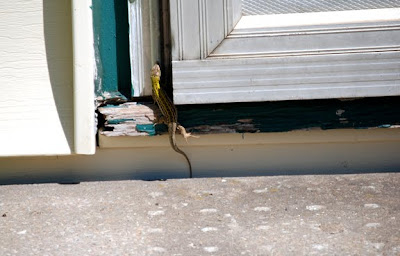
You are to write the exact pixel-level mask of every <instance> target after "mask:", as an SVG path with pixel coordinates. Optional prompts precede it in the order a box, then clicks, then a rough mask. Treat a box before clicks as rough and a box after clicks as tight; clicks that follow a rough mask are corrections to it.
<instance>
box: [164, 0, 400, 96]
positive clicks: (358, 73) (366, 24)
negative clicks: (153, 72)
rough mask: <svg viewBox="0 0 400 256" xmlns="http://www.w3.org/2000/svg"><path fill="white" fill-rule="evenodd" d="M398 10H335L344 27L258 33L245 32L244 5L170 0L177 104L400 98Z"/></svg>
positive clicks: (251, 29) (294, 27) (312, 26)
mask: <svg viewBox="0 0 400 256" xmlns="http://www.w3.org/2000/svg"><path fill="white" fill-rule="evenodd" d="M399 11H400V9H399V8H391V9H388V10H386V9H377V10H376V11H371V10H360V11H344V12H335V13H334V14H332V15H334V16H335V15H339V16H340V15H342V14H343V15H342V16H343V17H342V21H340V20H338V21H336V22H334V23H332V24H329V23H326V24H319V22H318V19H314V21H313V22H311V23H310V22H309V23H308V24H307V23H306V24H303V25H299V24H293V25H292V26H289V25H287V24H286V25H284V24H283V25H282V24H281V25H280V26H279V25H278V26H269V27H268V26H267V27H262V26H261V27H258V28H254V25H253V27H252V26H251V25H248V26H247V27H246V26H243V24H242V23H243V19H247V18H246V17H244V18H243V19H242V16H241V1H240V0H233V1H228V0H184V1H183V0H171V1H170V12H171V34H172V36H171V40H172V60H173V61H172V76H173V87H174V102H175V104H203V103H225V102H250V101H274V100H299V99H323V98H353V97H372V96H394V95H400V83H399V81H400V76H399V72H398V70H399V69H400V61H399V60H400V55H399V50H400V39H399V38H400V15H398V13H400V12H399ZM382 13H383V14H385V15H383V16H382ZM324 14H326V13H321V14H318V15H319V16H321V15H324ZM355 14H360V16H359V17H364V18H363V19H358V20H357V17H356V18H355V17H354V15H355ZM366 14H368V15H366ZM296 15H297V16H299V14H296ZM302 15H303V17H304V14H302ZM305 15H311V14H305ZM313 15H314V14H313ZM318 15H317V16H318ZM268 16H269V15H268ZM365 16H366V18H365ZM379 16H381V18H380V19H377V17H379ZM281 17H282V16H281ZM261 18H262V17H261ZM263 18H266V17H263ZM268 18H271V16H269V17H268ZM275 18H276V17H275ZM256 23H257V22H256ZM236 25H238V26H236ZM267 25H268V24H267ZM235 26H236V27H235ZM376 38H379V39H380V40H376ZM299 39H301V40H299ZM296 41H300V44H297V43H293V42H296ZM271 46H273V47H271ZM332 63H333V64H334V65H332Z"/></svg>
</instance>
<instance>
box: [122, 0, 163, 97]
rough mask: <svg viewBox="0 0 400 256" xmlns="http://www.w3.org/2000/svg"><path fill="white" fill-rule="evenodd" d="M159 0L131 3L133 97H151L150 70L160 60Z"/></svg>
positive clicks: (130, 37)
mask: <svg viewBox="0 0 400 256" xmlns="http://www.w3.org/2000/svg"><path fill="white" fill-rule="evenodd" d="M158 11H159V5H158V0H136V1H130V2H129V23H130V36H129V39H130V44H131V47H130V49H131V67H132V69H131V76H132V87H133V96H134V97H140V96H148V95H151V81H150V79H149V77H150V69H151V66H152V65H153V64H154V62H155V61H158V60H160V32H159V31H160V24H159V15H158Z"/></svg>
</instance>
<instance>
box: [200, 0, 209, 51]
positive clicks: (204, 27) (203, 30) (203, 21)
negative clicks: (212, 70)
mask: <svg viewBox="0 0 400 256" xmlns="http://www.w3.org/2000/svg"><path fill="white" fill-rule="evenodd" d="M199 26H200V59H205V58H207V56H208V54H209V46H208V19H207V1H206V0H199Z"/></svg>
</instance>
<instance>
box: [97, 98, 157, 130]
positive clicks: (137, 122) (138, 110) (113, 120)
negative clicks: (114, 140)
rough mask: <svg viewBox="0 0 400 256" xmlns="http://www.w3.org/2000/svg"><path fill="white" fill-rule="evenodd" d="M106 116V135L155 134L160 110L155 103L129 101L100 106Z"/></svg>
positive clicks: (101, 111)
mask: <svg viewBox="0 0 400 256" xmlns="http://www.w3.org/2000/svg"><path fill="white" fill-rule="evenodd" d="M98 110H99V112H100V113H101V114H102V115H103V118H104V129H103V130H101V131H100V133H101V134H103V135H106V136H147V135H154V134H155V127H154V124H155V123H156V120H157V119H159V117H160V112H159V110H158V108H157V107H156V106H155V105H154V104H144V103H142V104H141V103H136V102H128V103H124V104H121V105H117V106H113V105H107V106H104V107H100V108H99V109H98Z"/></svg>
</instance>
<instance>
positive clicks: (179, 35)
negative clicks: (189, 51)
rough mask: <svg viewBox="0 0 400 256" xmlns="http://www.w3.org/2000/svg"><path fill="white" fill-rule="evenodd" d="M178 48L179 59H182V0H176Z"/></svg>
mask: <svg viewBox="0 0 400 256" xmlns="http://www.w3.org/2000/svg"><path fill="white" fill-rule="evenodd" d="M177 7H178V10H177V12H178V16H177V18H178V49H179V59H180V60H183V24H182V23H183V21H182V19H183V12H182V0H178V5H177Z"/></svg>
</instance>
